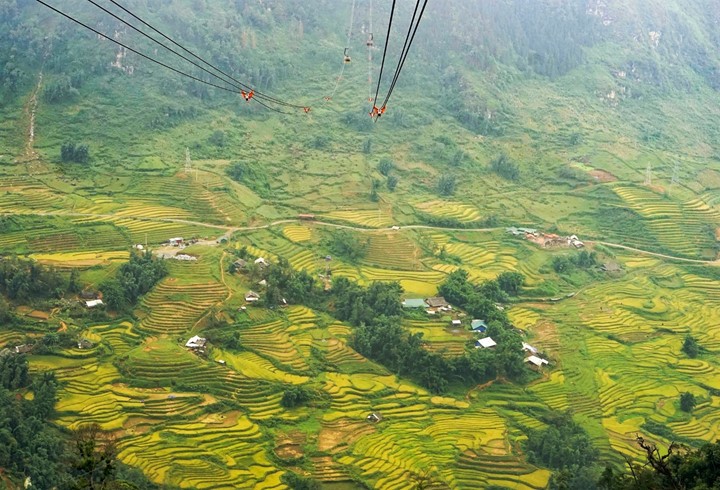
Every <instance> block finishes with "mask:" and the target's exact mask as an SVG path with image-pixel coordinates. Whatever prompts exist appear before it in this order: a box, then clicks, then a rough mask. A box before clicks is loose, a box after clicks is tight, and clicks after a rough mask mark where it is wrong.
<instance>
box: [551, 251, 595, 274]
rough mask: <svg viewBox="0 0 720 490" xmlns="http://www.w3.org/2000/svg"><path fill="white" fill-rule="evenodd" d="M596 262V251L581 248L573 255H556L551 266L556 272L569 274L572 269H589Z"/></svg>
mask: <svg viewBox="0 0 720 490" xmlns="http://www.w3.org/2000/svg"><path fill="white" fill-rule="evenodd" d="M597 264H598V260H597V253H595V252H588V251H587V250H582V251H580V252H578V253H577V254H575V255H556V256H555V257H553V259H552V268H553V270H555V272H557V273H558V274H569V273H571V272H572V271H573V270H574V269H576V268H579V269H591V268H593V267H595V266H596V265H597Z"/></svg>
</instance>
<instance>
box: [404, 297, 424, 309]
mask: <svg viewBox="0 0 720 490" xmlns="http://www.w3.org/2000/svg"><path fill="white" fill-rule="evenodd" d="M426 306H427V304H426V303H425V300H424V299H404V300H403V302H402V307H403V308H425V307H426Z"/></svg>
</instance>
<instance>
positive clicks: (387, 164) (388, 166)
mask: <svg viewBox="0 0 720 490" xmlns="http://www.w3.org/2000/svg"><path fill="white" fill-rule="evenodd" d="M377 168H378V172H380V173H381V174H383V175H384V176H385V177H387V176H388V175H390V172H392V170H393V169H394V168H395V164H394V163H393V161H392V160H390V159H389V158H381V159H380V162H379V163H378V166H377Z"/></svg>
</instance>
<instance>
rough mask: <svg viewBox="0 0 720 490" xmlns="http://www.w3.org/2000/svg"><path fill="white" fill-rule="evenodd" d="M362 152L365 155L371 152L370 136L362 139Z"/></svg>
mask: <svg viewBox="0 0 720 490" xmlns="http://www.w3.org/2000/svg"><path fill="white" fill-rule="evenodd" d="M362 152H363V153H365V154H366V155H369V154H370V153H372V140H371V139H370V138H368V139H366V140H365V141H363V145H362Z"/></svg>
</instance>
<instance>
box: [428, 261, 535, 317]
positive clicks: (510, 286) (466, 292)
mask: <svg viewBox="0 0 720 490" xmlns="http://www.w3.org/2000/svg"><path fill="white" fill-rule="evenodd" d="M524 280H525V278H524V276H523V275H522V274H520V273H518V272H504V273H502V274H500V275H499V276H498V277H497V279H495V280H492V281H485V282H483V283H482V284H480V285H475V284H472V283H471V282H470V281H469V279H468V273H467V271H465V270H463V269H458V270H456V271H454V272H452V273H451V274H450V275H448V277H447V279H445V282H443V283H442V284H441V285H440V287H439V288H438V293H439V294H440V295H441V296H443V297H444V298H445V299H447V300H448V301H449V302H450V303H452V304H454V305H457V306H459V307H460V308H462V309H464V310H465V311H467V312H468V313H470V315H472V316H473V318H480V319H482V320H485V321H486V322H487V323H490V322H497V323H499V324H500V325H503V326H508V325H509V324H510V322H509V320H508V318H507V315H506V314H505V312H504V311H502V310H500V309H498V307H497V304H498V303H505V302H507V301H508V299H509V298H510V296H515V295H517V294H518V293H519V292H520V288H521V287H522V283H523V281H524Z"/></svg>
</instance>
